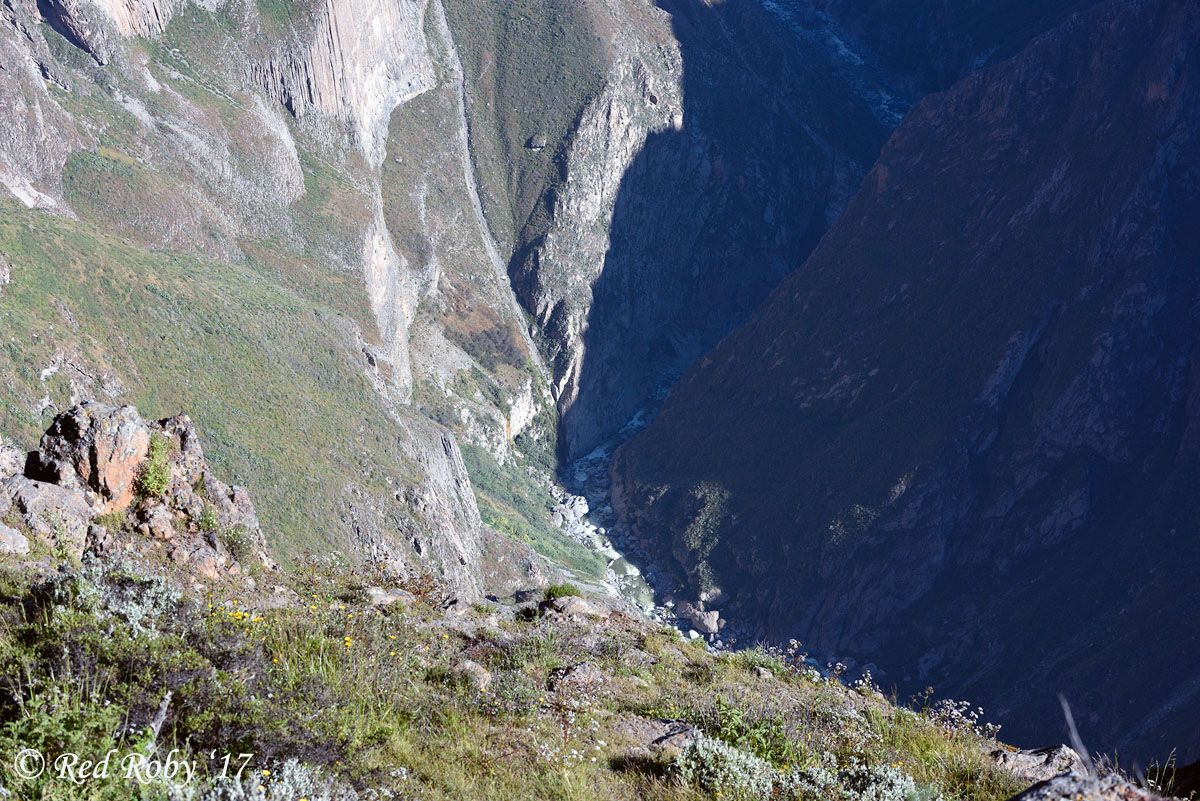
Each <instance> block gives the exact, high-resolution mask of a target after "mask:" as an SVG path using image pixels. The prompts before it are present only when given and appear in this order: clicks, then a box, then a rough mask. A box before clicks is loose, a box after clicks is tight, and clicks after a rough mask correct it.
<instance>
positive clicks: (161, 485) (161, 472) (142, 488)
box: [138, 432, 171, 498]
mask: <svg viewBox="0 0 1200 801" xmlns="http://www.w3.org/2000/svg"><path fill="white" fill-rule="evenodd" d="M170 447H171V443H170V440H168V439H167V438H166V437H164V436H163V435H162V434H159V433H157V432H155V433H153V434H151V435H150V454H149V456H147V457H146V463H145V464H144V465H142V474H141V476H140V477H139V478H138V492H139V493H140V494H141V495H142V497H144V498H161V497H162V496H163V495H165V494H166V492H167V488H168V487H170V486H171V465H170V463H169V462H168V461H167V455H168V452H169V451H170Z"/></svg>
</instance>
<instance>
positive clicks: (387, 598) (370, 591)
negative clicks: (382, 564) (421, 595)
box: [366, 587, 417, 609]
mask: <svg viewBox="0 0 1200 801" xmlns="http://www.w3.org/2000/svg"><path fill="white" fill-rule="evenodd" d="M366 593H367V598H368V601H369V603H370V604H371V606H391V605H392V604H396V603H398V604H400V605H401V606H402V607H404V608H405V609H410V608H412V605H413V604H415V603H416V602H417V597H416V596H415V595H413V594H412V593H411V592H409V591H408V590H385V589H383V588H382V587H367V589H366Z"/></svg>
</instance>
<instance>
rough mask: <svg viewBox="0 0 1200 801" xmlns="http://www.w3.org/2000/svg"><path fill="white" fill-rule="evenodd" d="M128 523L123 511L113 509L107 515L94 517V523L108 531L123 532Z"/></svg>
mask: <svg viewBox="0 0 1200 801" xmlns="http://www.w3.org/2000/svg"><path fill="white" fill-rule="evenodd" d="M128 522H129V521H128V519H127V518H126V516H125V510H124V509H113V510H112V511H111V512H109V513H107V514H103V515H99V516H97V517H96V523H97V524H98V525H101V526H104V527H105V528H106V529H108V530H109V531H123V530H124V529H125V526H126V524H127V523H128Z"/></svg>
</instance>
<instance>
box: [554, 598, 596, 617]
mask: <svg viewBox="0 0 1200 801" xmlns="http://www.w3.org/2000/svg"><path fill="white" fill-rule="evenodd" d="M541 610H542V612H543V613H546V612H557V613H558V614H560V615H567V616H578V617H597V616H603V615H604V612H603V611H602V610H601V609H600V607H598V606H597V605H596V604H594V603H592V602H591V601H588V600H586V599H584V598H580V597H579V596H578V595H566V596H563V597H562V598H554V599H553V600H550V601H542V603H541Z"/></svg>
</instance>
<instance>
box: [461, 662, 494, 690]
mask: <svg viewBox="0 0 1200 801" xmlns="http://www.w3.org/2000/svg"><path fill="white" fill-rule="evenodd" d="M454 675H455V676H457V677H458V678H460V679H462V680H463V681H465V682H466V683H467V684H468V685H470V686H471V687H473V688H475V689H476V690H479V691H481V692H486V691H487V688H488V685H490V684H491V683H492V674H491V673H489V672H488V670H487V668H485V667H484V666H483V665H481V664H479V663H478V662H472V661H471V660H470V659H464V660H462V661H461V662H459V663H458V664H457V665H455V666H454Z"/></svg>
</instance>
